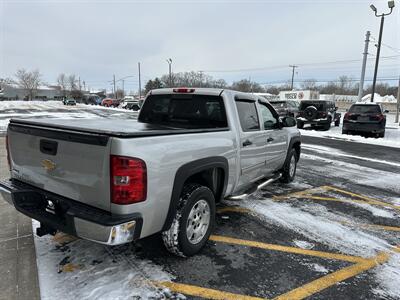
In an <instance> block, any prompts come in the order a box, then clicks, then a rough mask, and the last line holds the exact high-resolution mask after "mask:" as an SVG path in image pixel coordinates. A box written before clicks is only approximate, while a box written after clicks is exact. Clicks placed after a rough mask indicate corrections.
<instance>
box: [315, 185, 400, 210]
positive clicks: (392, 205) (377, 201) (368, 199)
mask: <svg viewBox="0 0 400 300" xmlns="http://www.w3.org/2000/svg"><path fill="white" fill-rule="evenodd" d="M321 188H323V189H325V190H332V191H336V192H339V193H343V194H346V195H349V196H353V197H357V198H361V199H364V200H366V201H369V202H370V204H376V205H379V206H386V207H390V208H394V209H398V210H400V206H398V205H394V204H391V203H387V202H383V201H379V200H376V199H373V198H371V197H368V196H364V195H360V194H356V193H353V192H349V191H345V190H342V189H340V188H337V187H334V186H329V185H327V186H323V187H321Z"/></svg>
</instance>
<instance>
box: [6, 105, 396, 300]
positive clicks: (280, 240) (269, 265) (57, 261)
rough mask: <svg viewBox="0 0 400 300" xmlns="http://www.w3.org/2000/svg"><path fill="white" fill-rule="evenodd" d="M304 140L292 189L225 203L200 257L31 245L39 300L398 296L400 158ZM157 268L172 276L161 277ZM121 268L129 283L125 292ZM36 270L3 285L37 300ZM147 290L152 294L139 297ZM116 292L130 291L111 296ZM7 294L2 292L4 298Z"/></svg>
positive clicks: (381, 150) (152, 243) (84, 245)
mask: <svg viewBox="0 0 400 300" xmlns="http://www.w3.org/2000/svg"><path fill="white" fill-rule="evenodd" d="M99 113H101V114H107V112H99ZM0 142H1V143H0V146H1V147H0V149H1V150H0V153H1V157H2V161H1V163H2V164H1V169H2V176H3V177H4V176H5V172H4V166H5V165H4V164H5V160H4V157H5V156H4V151H5V150H4V147H3V145H4V139H3V138H0ZM302 142H303V149H302V157H301V160H300V162H299V165H298V171H297V177H296V180H295V181H294V182H293V183H291V184H288V185H282V184H280V183H274V184H273V185H270V186H268V187H265V188H264V189H263V190H262V191H261V192H258V193H256V194H255V195H252V196H251V197H249V198H248V199H246V200H244V201H235V202H233V201H224V202H223V203H222V204H221V205H219V206H218V213H217V220H216V228H215V230H214V233H213V235H212V237H211V239H210V241H209V242H208V243H207V245H206V247H205V248H204V250H203V251H202V252H201V253H199V254H198V255H196V256H194V257H190V258H186V259H182V258H178V257H175V256H173V255H171V254H169V253H168V252H167V251H166V250H164V247H163V245H162V243H161V240H160V238H159V236H158V235H155V236H152V237H149V238H146V239H144V240H142V241H139V242H137V243H136V244H129V245H124V246H118V247H113V248H109V247H105V246H99V245H97V244H94V243H91V242H88V241H82V240H75V239H69V238H67V239H65V238H64V239H63V238H61V240H60V239H59V238H49V237H47V238H37V237H35V242H36V246H37V248H36V251H37V253H38V255H37V261H38V268H39V273H40V275H39V281H40V286H41V288H42V290H41V294H42V298H44V299H52V298H54V297H55V296H59V297H60V298H63V299H73V298H77V297H79V298H82V299H94V298H96V299H98V298H103V299H116V296H115V295H117V296H118V295H119V296H120V298H119V299H132V298H133V299H140V298H143V299H145V298H151V297H153V299H154V298H163V299H168V298H171V299H174V298H175V299H176V298H178V299H180V298H183V297H187V298H188V299H200V298H208V299H259V298H268V299H270V298H272V299H399V297H400V296H399V292H398V288H397V287H398V285H399V284H400V275H399V274H398V270H399V267H400V266H399V261H400V260H399V254H398V251H399V248H397V245H400V214H399V210H400V186H399V184H398V183H399V182H400V175H399V174H400V157H399V155H398V149H396V148H390V147H380V146H373V145H366V144H359V143H352V142H344V141H340V140H331V139H321V138H316V137H303V138H302ZM0 201H1V200H0ZM1 207H3V206H0V208H1ZM7 214H12V213H11V212H7ZM15 214H16V215H17V214H18V213H15ZM3 232H4V229H3V227H1V228H0V234H3ZM27 234H28V236H29V234H30V233H27ZM2 244H4V242H2V240H0V245H2ZM38 247H39V248H38ZM33 250H34V248H33ZM31 251H32V248H31ZM1 253H2V254H3V253H5V252H4V250H1ZM33 253H35V252H33ZM20 255H21V254H20ZM23 255H26V256H24V257H25V258H26V257H28V256H29V255H31V254H23ZM31 260H32V259H31ZM2 261H3V258H2ZM144 262H145V265H143V263H144ZM3 264H4V263H3ZM11 264H13V265H14V267H13V268H14V269H16V270H18V269H22V268H23V265H22V264H18V265H15V263H11ZM11 264H10V265H11ZM3 268H4V266H3ZM10 268H11V267H10ZM10 268H9V269H10ZM155 269H157V270H158V271H159V272H163V274H164V273H165V274H168V276H155V275H154V274H153V273H154V272H153V271H154V270H155ZM114 271H115V274H116V273H118V272H119V273H120V274H124V276H125V274H127V275H126V277H129V278H128V279H127V280H126V281H124V283H123V284H122V283H121V284H120V285H118V282H115V281H116V278H117V277H115V276H116V275H115V276H114V275H110V274H111V273H112V272H114ZM30 272H31V274H33V275H32V276H31V277H30V278H29V280H30V281H26V282H23V283H20V281H18V280H17V279H12V278H17V277H10V276H9V277H7V278H8V279H7V280H8V281H7V282H11V283H10V284H11V285H12V282H14V283H15V285H17V286H19V287H20V285H24V286H25V287H26V286H27V285H30V286H33V287H35V286H36V292H37V294H38V287H37V286H38V284H37V279H35V278H36V277H35V275H34V273H35V272H36V269H31V271H30ZM396 272H397V273H396ZM132 274H134V275H132ZM130 275H132V276H130ZM5 276H6V275H5V274H4V273H3V274H2V275H1V274H0V282H1V281H3V280H4V278H6V277H5ZM113 276H114V277H113ZM10 278H11V279H10ZM10 280H11V281H10ZM142 286H148V288H149V291H150V293H149V294H147V295H148V296H143V294H142V293H140V292H137V293H136V290H137V289H138V287H139V290H140V288H141V287H142ZM88 287H90V289H88ZM111 288H114V289H117V290H118V289H121V291H122V290H124V292H126V289H132V290H135V291H133V292H132V293H130V294H129V293H128V294H129V297H128V296H122V295H128V294H126V293H122V292H121V293H118V291H117V293H116V294H113V295H114V298H111V296H110V295H111V294H109V293H108V292H109V291H108V290H109V289H111ZM166 288H167V289H166ZM96 289H97V290H98V291H97V292H98V293H97V294H96V293H95V291H94V290H96ZM33 290H34V291H35V289H34V288H33ZM152 291H153V292H154V293H152ZM7 295H9V294H5V290H4V289H3V288H1V289H0V299H3V298H4V299H9V298H7ZM24 297H25V296H20V297H14V299H28V298H24Z"/></svg>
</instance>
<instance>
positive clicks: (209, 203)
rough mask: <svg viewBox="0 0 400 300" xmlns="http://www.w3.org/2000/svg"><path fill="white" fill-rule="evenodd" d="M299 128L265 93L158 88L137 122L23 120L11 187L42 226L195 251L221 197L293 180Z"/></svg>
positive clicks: (10, 197)
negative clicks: (157, 240) (154, 239)
mask: <svg viewBox="0 0 400 300" xmlns="http://www.w3.org/2000/svg"><path fill="white" fill-rule="evenodd" d="M295 126H296V120H295V119H294V118H293V117H284V118H279V116H278V114H277V113H276V111H275V109H274V108H273V107H272V106H271V105H270V104H269V103H268V101H266V100H265V99H263V98H262V97H258V96H256V95H252V94H248V93H241V92H236V91H230V90H224V89H205V88H198V89H197V88H196V89H195V88H174V89H159V90H153V91H150V92H149V94H148V96H147V97H146V100H145V101H144V103H143V107H142V109H141V110H140V113H139V116H138V120H137V121H136V120H122V119H119V118H115V119H93V120H84V119H74V120H62V119H53V118H48V119H36V120H33V119H26V120H22V119H19V120H16V119H12V120H11V121H10V124H9V125H8V131H7V134H8V139H7V153H8V158H9V160H8V161H9V164H10V166H9V167H10V170H11V180H9V181H1V182H0V192H1V193H2V194H3V197H4V199H6V201H8V202H9V203H12V204H13V205H14V206H15V208H16V209H17V210H18V211H20V212H21V213H23V214H25V215H27V216H29V217H31V218H33V219H36V220H38V221H39V222H40V227H38V228H37V234H38V235H39V236H42V235H45V234H54V233H55V232H56V230H61V231H63V232H65V233H69V234H72V235H75V236H78V237H81V238H84V239H88V240H91V241H96V242H99V243H103V244H107V245H118V244H123V243H128V242H131V241H135V240H137V239H141V238H144V237H147V236H150V235H153V234H155V233H158V232H161V233H162V234H161V236H162V239H163V241H164V244H165V246H166V248H167V249H168V250H169V251H170V252H172V253H174V254H176V255H179V256H190V255H194V254H195V253H197V252H199V251H200V250H201V249H202V247H203V246H204V245H205V244H206V242H207V240H208V238H209V236H210V234H211V232H212V230H213V227H214V226H215V223H216V222H215V214H216V204H217V203H219V202H220V201H222V200H223V199H226V198H227V199H236V200H238V199H244V198H245V197H247V196H248V195H249V194H251V193H253V192H255V191H256V190H259V189H261V188H263V187H264V186H265V185H267V184H270V183H272V182H274V181H277V180H281V181H282V182H285V183H288V182H291V181H293V179H294V177H295V175H296V166H297V162H298V160H299V158H300V153H301V149H300V148H301V145H300V144H301V141H300V133H299V130H298V129H297V128H296V127H295ZM188 141H189V142H188Z"/></svg>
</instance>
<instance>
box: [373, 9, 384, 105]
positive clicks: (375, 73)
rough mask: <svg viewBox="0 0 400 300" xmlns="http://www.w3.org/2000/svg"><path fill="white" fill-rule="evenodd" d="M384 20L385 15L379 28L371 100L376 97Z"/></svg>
mask: <svg viewBox="0 0 400 300" xmlns="http://www.w3.org/2000/svg"><path fill="white" fill-rule="evenodd" d="M384 21H385V16H384V15H383V16H382V17H381V27H380V29H379V38H378V49H377V50H376V60H375V71H374V79H373V81H372V94H371V102H374V97H375V85H376V75H377V74H378V65H379V55H380V53H381V42H382V31H383V23H384Z"/></svg>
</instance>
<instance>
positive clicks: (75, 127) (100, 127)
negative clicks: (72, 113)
mask: <svg viewBox="0 0 400 300" xmlns="http://www.w3.org/2000/svg"><path fill="white" fill-rule="evenodd" d="M18 127H20V128H37V129H40V128H46V129H50V130H51V129H54V130H56V131H63V130H65V131H68V132H80V133H88V134H96V135H104V136H109V137H119V138H134V137H147V136H158V135H172V134H189V133H201V132H214V131H223V130H228V128H202V129H184V128H175V127H168V126H162V125H153V124H147V123H140V122H138V121H136V120H126V119H125V120H122V119H89V120H88V119H72V120H70V119H52V118H43V119H35V120H27V119H11V120H10V128H11V129H12V128H15V129H17V128H18Z"/></svg>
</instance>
